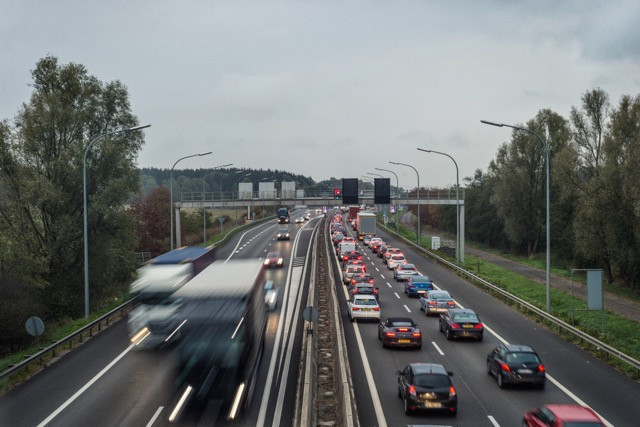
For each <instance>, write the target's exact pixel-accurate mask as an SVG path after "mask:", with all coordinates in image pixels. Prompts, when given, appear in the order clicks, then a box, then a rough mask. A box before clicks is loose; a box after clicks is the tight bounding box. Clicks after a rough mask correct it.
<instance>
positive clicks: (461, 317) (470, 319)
mask: <svg viewBox="0 0 640 427" xmlns="http://www.w3.org/2000/svg"><path fill="white" fill-rule="evenodd" d="M439 328H440V332H444V334H445V335H446V336H447V339H448V340H451V339H454V338H459V337H471V338H475V339H477V340H478V341H482V334H483V333H484V326H483V325H482V322H481V321H480V318H479V317H478V315H477V314H476V312H475V311H473V310H469V309H466V308H465V309H463V308H452V309H449V310H447V311H445V312H444V313H442V314H440V321H439Z"/></svg>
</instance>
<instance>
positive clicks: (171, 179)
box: [169, 151, 212, 250]
mask: <svg viewBox="0 0 640 427" xmlns="http://www.w3.org/2000/svg"><path fill="white" fill-rule="evenodd" d="M211 153H212V152H211V151H209V152H207V153H199V154H192V155H190V156H184V157H181V158H179V159H178V160H176V162H175V163H174V164H173V166H171V172H170V173H169V194H170V196H169V197H170V198H171V202H170V206H169V208H170V211H171V237H170V238H171V250H173V169H174V168H175V167H176V165H177V164H178V163H179V162H180V161H181V160H184V159H189V158H191V157H202V156H207V155H209V154H211Z"/></svg>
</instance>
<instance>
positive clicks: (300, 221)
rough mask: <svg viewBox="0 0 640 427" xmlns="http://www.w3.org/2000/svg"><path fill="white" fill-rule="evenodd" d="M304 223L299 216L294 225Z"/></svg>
mask: <svg viewBox="0 0 640 427" xmlns="http://www.w3.org/2000/svg"><path fill="white" fill-rule="evenodd" d="M303 222H304V218H303V217H301V216H299V217H298V218H296V220H295V223H296V224H302V223H303Z"/></svg>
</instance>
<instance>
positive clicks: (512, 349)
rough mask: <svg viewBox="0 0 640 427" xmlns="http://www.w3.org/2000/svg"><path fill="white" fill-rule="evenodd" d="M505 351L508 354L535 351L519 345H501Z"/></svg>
mask: <svg viewBox="0 0 640 427" xmlns="http://www.w3.org/2000/svg"><path fill="white" fill-rule="evenodd" d="M503 346H504V347H505V348H506V349H507V351H509V352H519V353H535V351H534V350H533V349H532V348H531V347H529V346H528V345H520V344H504V345H503Z"/></svg>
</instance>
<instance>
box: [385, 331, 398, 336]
mask: <svg viewBox="0 0 640 427" xmlns="http://www.w3.org/2000/svg"><path fill="white" fill-rule="evenodd" d="M385 335H386V336H388V337H395V336H396V333H395V332H387V333H386V334H385Z"/></svg>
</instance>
